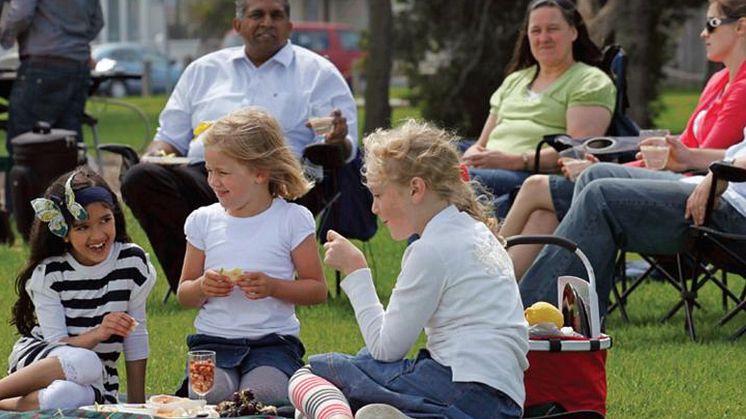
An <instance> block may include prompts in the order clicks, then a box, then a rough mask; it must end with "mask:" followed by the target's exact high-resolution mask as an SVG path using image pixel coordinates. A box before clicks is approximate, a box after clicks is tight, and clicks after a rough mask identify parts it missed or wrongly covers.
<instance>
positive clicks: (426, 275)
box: [341, 243, 446, 362]
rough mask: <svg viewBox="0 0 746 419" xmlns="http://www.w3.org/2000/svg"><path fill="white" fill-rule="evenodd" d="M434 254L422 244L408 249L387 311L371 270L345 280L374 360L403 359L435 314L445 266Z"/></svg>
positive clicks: (345, 289) (344, 287)
mask: <svg viewBox="0 0 746 419" xmlns="http://www.w3.org/2000/svg"><path fill="white" fill-rule="evenodd" d="M434 255H435V251H434V250H433V249H427V248H426V247H425V246H423V245H422V244H421V243H413V244H412V245H410V246H409V248H408V249H407V250H406V252H405V253H404V257H403V262H402V270H401V272H400V273H399V277H398V278H397V280H396V285H395V286H394V289H393V291H392V292H391V298H390V300H389V305H388V307H387V308H386V310H385V311H384V309H383V306H382V305H381V303H380V301H379V300H378V295H376V290H375V286H374V285H373V278H372V276H371V274H370V270H369V269H360V270H357V271H355V272H353V273H351V274H350V275H348V276H347V278H345V280H344V281H342V284H341V285H342V289H343V290H344V291H345V293H346V294H347V296H348V297H349V298H350V302H351V303H352V307H353V308H354V310H355V317H356V318H357V322H358V325H359V326H360V331H361V332H362V334H363V339H364V340H365V345H366V347H367V348H368V351H369V352H370V354H371V356H372V357H373V358H374V359H377V360H379V361H384V362H391V361H397V360H400V359H402V358H404V356H405V355H406V354H407V353H408V352H409V350H410V349H411V348H412V345H414V343H415V342H416V341H417V338H418V337H419V335H420V332H422V329H423V328H424V327H425V325H426V324H427V322H428V321H429V320H430V318H431V317H432V315H433V313H435V310H436V309H437V307H438V303H439V301H440V297H441V294H442V287H443V278H444V277H445V275H446V270H445V269H446V267H445V266H443V263H442V262H441V261H440V260H439V259H438V258H437V257H435V256H434Z"/></svg>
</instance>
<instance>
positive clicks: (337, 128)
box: [309, 67, 358, 162]
mask: <svg viewBox="0 0 746 419" xmlns="http://www.w3.org/2000/svg"><path fill="white" fill-rule="evenodd" d="M319 71H320V74H319V77H318V79H317V83H316V84H315V85H314V86H313V90H312V92H311V97H310V101H311V102H313V103H329V104H331V107H332V108H333V109H335V112H333V113H332V116H334V129H333V131H332V133H331V134H327V137H326V142H327V143H329V144H339V145H341V146H342V147H343V148H344V152H345V153H346V155H347V162H350V161H352V159H354V158H355V155H356V153H357V147H358V135H357V131H358V121H357V104H356V103H355V98H354V97H353V96H352V92H351V91H350V87H349V86H348V85H347V82H346V81H345V79H344V78H343V77H342V75H341V74H340V73H339V70H337V69H336V68H334V67H330V68H321V69H320V70H319ZM337 111H338V112H337ZM309 135H311V136H312V133H310V132H309Z"/></svg>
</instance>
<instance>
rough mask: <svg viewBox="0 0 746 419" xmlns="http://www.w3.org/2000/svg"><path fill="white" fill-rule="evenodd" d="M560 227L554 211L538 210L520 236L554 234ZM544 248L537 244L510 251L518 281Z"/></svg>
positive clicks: (529, 219) (512, 248)
mask: <svg viewBox="0 0 746 419" xmlns="http://www.w3.org/2000/svg"><path fill="white" fill-rule="evenodd" d="M558 225H559V221H558V220H557V216H556V215H554V212H553V211H547V210H543V209H541V210H536V211H534V212H532V213H531V215H530V216H529V217H528V222H527V223H526V225H525V227H524V228H523V231H521V233H520V234H552V233H554V230H555V229H556V228H557V226H558ZM543 247H544V246H542V245H540V244H537V245H523V246H515V247H511V248H510V249H508V255H510V259H511V260H512V261H513V269H514V271H515V277H516V279H517V280H519V281H520V280H521V278H522V277H523V274H525V273H526V271H527V270H528V268H529V267H531V264H532V263H534V259H536V256H537V255H538V254H539V252H540V251H541V249H542V248H543Z"/></svg>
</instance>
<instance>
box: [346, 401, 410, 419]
mask: <svg viewBox="0 0 746 419" xmlns="http://www.w3.org/2000/svg"><path fill="white" fill-rule="evenodd" d="M355 419H409V416H407V415H405V414H404V413H402V412H401V411H400V410H399V409H397V408H395V407H394V406H391V405H389V404H383V403H374V404H369V405H366V406H363V407H362V408H361V409H360V410H358V411H357V413H355Z"/></svg>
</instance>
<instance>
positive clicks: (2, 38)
mask: <svg viewBox="0 0 746 419" xmlns="http://www.w3.org/2000/svg"><path fill="white" fill-rule="evenodd" d="M36 3H37V0H11V1H6V2H5V4H4V5H3V12H2V19H0V45H2V47H3V48H5V49H9V48H12V47H13V45H14V44H15V42H16V38H17V37H18V34H20V33H23V31H25V30H26V29H28V27H29V25H31V21H32V19H33V18H34V11H35V10H36Z"/></svg>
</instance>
